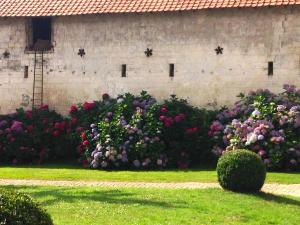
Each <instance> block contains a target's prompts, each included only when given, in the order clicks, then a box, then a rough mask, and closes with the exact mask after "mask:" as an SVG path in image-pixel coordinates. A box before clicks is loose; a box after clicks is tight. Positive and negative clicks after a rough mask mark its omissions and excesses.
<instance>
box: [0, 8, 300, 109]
mask: <svg viewBox="0 0 300 225" xmlns="http://www.w3.org/2000/svg"><path fill="white" fill-rule="evenodd" d="M27 20H28V19H27V18H0V54H1V55H0V78H1V79H0V94H1V99H0V107H1V108H0V113H7V112H12V111H13V110H14V109H15V108H18V107H21V106H25V107H28V108H30V107H31V103H30V100H31V98H32V86H33V64H34V55H33V54H29V53H27V52H24V50H25V47H26V45H27V34H26V30H27V29H26V24H27ZM52 31H53V32H52V42H53V45H54V51H53V52H49V53H47V54H45V66H44V103H45V104H48V105H49V106H50V107H51V108H53V109H56V110H58V111H59V112H66V111H67V109H68V108H69V106H70V105H72V104H74V103H78V102H83V101H90V100H94V99H99V98H100V97H101V95H102V93H109V94H110V95H112V96H116V95H118V94H120V93H124V92H128V91H130V92H133V93H138V92H140V91H141V90H147V91H148V92H149V93H151V94H153V95H154V96H156V97H157V98H158V99H161V98H164V97H167V96H169V95H170V94H176V95H177V96H179V97H182V98H186V99H188V100H189V101H190V102H191V103H192V104H195V105H201V106H206V105H207V104H208V103H213V104H217V105H224V104H231V103H233V102H234V101H235V96H236V95H237V94H238V93H239V92H241V91H249V90H252V89H257V88H269V89H271V90H273V91H278V90H280V89H281V87H282V85H283V84H284V83H289V84H295V85H298V86H300V76H299V75H300V8H299V7H297V6H293V7H271V8H254V9H251V8H244V9H216V10H200V11H195V12H181V13H180V12H176V13H144V14H116V15H89V16H65V17H53V23H52ZM218 46H221V47H222V48H223V49H224V50H223V54H219V55H217V54H216V52H215V48H217V47H218ZM80 48H83V49H84V50H85V53H86V55H85V56H84V57H80V56H79V55H78V54H77V53H78V50H79V49H80ZM147 48H152V49H153V56H151V57H146V56H145V54H144V51H145V50H146V49H147ZM5 51H8V52H9V53H10V55H9V58H5V57H4V56H3V54H2V53H4V52H5ZM271 61H272V62H273V63H274V75H273V76H268V62H271ZM171 63H174V64H175V77H173V78H170V77H169V64H171ZM122 64H126V65H127V77H121V65H122ZM25 66H29V77H28V78H24V67H25Z"/></svg>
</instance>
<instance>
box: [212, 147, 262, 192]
mask: <svg viewBox="0 0 300 225" xmlns="http://www.w3.org/2000/svg"><path fill="white" fill-rule="evenodd" d="M217 173H218V181H219V183H220V185H221V186H222V187H223V188H224V189H227V190H231V191H238V192H252V191H253V192H254V191H259V190H260V189H261V188H262V186H263V184H264V182H265V179H266V167H265V165H264V163H263V161H262V160H261V158H260V157H259V156H258V155H257V154H255V153H254V152H251V151H248V150H233V151H228V152H226V153H225V154H224V155H223V156H222V157H221V158H220V159H219V161H218V165H217Z"/></svg>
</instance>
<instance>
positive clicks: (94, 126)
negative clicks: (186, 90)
mask: <svg viewBox="0 0 300 225" xmlns="http://www.w3.org/2000/svg"><path fill="white" fill-rule="evenodd" d="M232 149H249V150H252V151H254V152H256V153H257V154H259V156H260V157H261V158H262V159H263V161H264V163H265V164H266V165H267V167H268V168H269V169H271V170H292V169H300V90H297V89H296V88H295V87H294V86H290V85H285V86H284V91H283V92H282V93H280V94H274V93H271V92H270V91H268V90H258V91H256V92H251V93H249V94H248V95H244V94H241V95H240V100H239V101H238V102H236V103H235V104H234V106H233V107H228V108H222V109H221V110H220V111H219V112H218V113H217V112H215V111H209V110H206V109H201V108H197V107H193V106H191V105H189V104H188V103H187V101H185V100H182V99H178V98H176V96H171V97H170V98H169V99H167V100H165V101H163V102H162V103H158V102H157V101H156V100H155V99H154V98H153V97H152V96H150V95H149V94H147V93H146V92H142V93H141V94H140V95H138V96H134V95H132V94H130V93H127V94H124V95H120V96H118V97H117V98H111V97H110V96H109V95H108V94H104V95H103V96H102V99H101V100H98V101H93V102H85V103H83V104H79V105H73V106H72V107H71V108H70V114H69V116H68V117H67V118H64V117H62V116H61V115H59V114H57V113H56V112H54V111H51V110H49V109H48V107H47V106H43V107H41V108H40V109H36V110H33V111H24V110H23V109H18V110H17V111H16V113H14V114H10V115H3V116H0V153H1V157H0V162H1V163H13V164H17V163H43V162H45V161H49V160H50V161H56V162H57V161H69V160H70V159H75V158H79V161H80V163H82V164H83V166H85V167H93V168H102V169H128V168H133V169H150V168H165V167H172V168H182V169H185V168H188V167H190V166H193V165H199V164H200V163H205V164H215V161H216V157H214V155H213V154H212V153H214V154H215V155H217V156H220V155H222V153H223V152H224V151H229V150H232Z"/></svg>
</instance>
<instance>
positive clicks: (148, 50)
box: [145, 48, 153, 57]
mask: <svg viewBox="0 0 300 225" xmlns="http://www.w3.org/2000/svg"><path fill="white" fill-rule="evenodd" d="M145 55H146V56H147V57H150V56H152V55H153V50H152V49H151V48H147V49H146V51H145Z"/></svg>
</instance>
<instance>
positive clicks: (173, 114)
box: [158, 96, 215, 169]
mask: <svg viewBox="0 0 300 225" xmlns="http://www.w3.org/2000/svg"><path fill="white" fill-rule="evenodd" d="M158 116H159V120H160V121H162V122H163V129H162V133H163V135H162V138H163V140H164V142H165V143H166V152H167V155H168V156H169V158H170V162H172V164H173V165H172V166H173V167H179V168H182V169H184V168H187V167H189V166H190V165H192V164H199V163H203V162H209V161H211V160H212V157H211V151H210V149H211V142H210V140H209V139H208V136H207V130H208V128H209V125H210V122H211V121H212V120H213V118H214V116H215V112H214V111H209V110H206V109H200V108H196V107H193V106H191V105H189V104H188V103H187V101H186V100H183V99H178V98H176V96H171V98H170V99H168V100H166V101H164V102H163V104H162V105H161V107H160V110H159V115H158Z"/></svg>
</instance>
